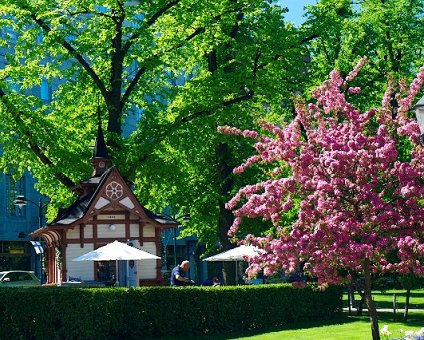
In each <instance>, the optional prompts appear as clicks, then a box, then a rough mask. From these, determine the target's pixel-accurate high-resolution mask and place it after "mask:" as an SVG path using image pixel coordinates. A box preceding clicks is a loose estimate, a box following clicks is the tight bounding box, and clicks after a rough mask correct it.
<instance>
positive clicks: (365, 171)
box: [219, 58, 424, 339]
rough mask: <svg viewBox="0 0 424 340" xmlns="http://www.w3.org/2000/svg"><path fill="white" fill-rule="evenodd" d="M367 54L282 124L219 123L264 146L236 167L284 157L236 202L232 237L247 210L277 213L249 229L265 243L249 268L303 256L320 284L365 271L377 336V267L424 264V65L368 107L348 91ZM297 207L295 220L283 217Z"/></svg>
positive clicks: (422, 267) (419, 270)
mask: <svg viewBox="0 0 424 340" xmlns="http://www.w3.org/2000/svg"><path fill="white" fill-rule="evenodd" d="M365 62H366V58H364V59H362V60H361V61H360V62H359V63H358V65H357V66H356V67H355V68H354V69H353V70H352V72H351V73H350V74H349V75H348V76H347V77H346V78H345V79H344V78H342V77H341V75H340V73H339V72H338V71H333V72H331V73H330V77H329V79H328V80H326V81H325V82H324V83H323V84H322V85H321V86H320V87H318V88H317V89H316V90H314V91H313V97H314V99H315V102H314V103H310V104H308V105H306V104H305V103H303V102H300V101H299V102H298V103H297V104H296V112H297V115H296V118H295V119H294V120H293V121H292V122H291V123H290V124H288V125H287V126H285V127H283V128H282V127H278V126H275V125H272V124H268V123H263V124H262V127H263V128H264V129H265V130H266V131H267V133H265V134H264V135H260V134H259V133H257V132H255V131H240V130H238V129H236V128H232V127H220V128H219V130H220V132H222V133H227V134H234V135H241V136H244V137H249V138H253V139H254V140H256V143H255V144H254V147H255V149H256V151H257V154H255V155H254V156H252V157H250V158H249V159H248V160H247V161H246V162H245V163H244V164H242V165H241V166H239V167H238V168H236V169H235V170H234V171H235V173H242V172H243V171H244V170H245V169H246V168H247V167H249V166H251V165H253V164H259V166H261V165H266V166H267V167H269V165H270V164H275V168H274V170H273V171H271V172H270V174H269V179H268V180H267V181H264V182H260V183H256V184H253V185H248V186H246V187H243V188H242V189H240V190H239V192H238V193H237V194H236V195H235V196H234V197H233V199H232V200H231V201H230V202H228V203H227V208H228V209H232V210H233V212H234V215H235V221H234V224H233V225H232V227H231V230H230V232H229V235H230V236H231V237H235V236H237V232H238V230H239V227H240V226H241V224H242V221H243V220H244V219H247V218H262V219H265V220H269V221H270V222H271V223H272V224H273V225H274V226H275V227H276V228H275V229H276V230H277V231H276V233H274V234H273V235H267V236H261V237H259V236H256V237H255V236H253V235H248V236H247V237H246V239H245V240H244V242H247V243H250V244H254V245H257V246H259V247H260V248H262V249H264V252H263V253H261V254H260V255H259V257H257V258H255V259H251V260H252V262H253V263H252V265H251V266H250V268H249V269H248V273H249V274H250V275H253V274H254V273H255V272H257V271H258V270H260V269H263V270H264V273H265V275H271V274H272V273H274V272H275V271H277V270H284V271H286V272H291V271H294V270H295V269H296V268H297V267H298V266H299V264H300V263H302V264H304V270H305V271H306V273H308V274H309V275H311V276H313V277H315V278H316V279H317V281H318V284H319V285H320V286H321V287H325V286H326V285H328V284H340V283H346V282H348V281H349V280H351V279H352V277H353V275H361V276H362V277H363V278H364V295H365V301H366V304H367V307H368V310H369V312H370V319H371V329H372V336H373V339H379V338H380V336H379V329H378V319H377V313H376V308H375V306H374V303H373V301H372V296H371V280H372V274H373V273H385V272H389V271H391V272H398V273H401V274H408V273H412V272H413V273H415V274H418V275H420V274H423V273H424V262H423V261H422V259H423V258H424V207H423V198H424V185H423V183H424V182H423V178H424V177H423V175H424V148H423V146H421V145H419V144H418V143H417V138H418V135H419V134H420V131H419V127H418V125H417V123H416V122H415V120H414V118H411V113H410V111H409V109H410V108H411V105H412V102H413V100H414V97H415V96H416V95H417V93H418V92H419V90H420V88H421V86H422V83H423V81H424V67H423V68H422V69H421V70H420V72H419V74H418V75H417V77H416V79H415V80H414V81H413V82H412V84H411V86H410V87H409V88H407V87H406V86H405V85H403V84H398V85H397V86H396V87H395V86H393V85H389V86H388V88H387V91H386V93H385V95H384V98H383V100H382V105H381V107H379V108H372V109H370V110H368V111H366V112H360V111H359V110H358V109H357V108H355V107H354V106H353V105H352V104H351V103H350V102H349V101H348V98H349V97H350V96H353V95H359V94H360V92H361V89H360V88H358V87H349V85H348V84H349V82H351V81H352V80H353V79H354V78H355V77H356V76H357V74H358V72H359V71H360V69H361V68H362V66H363V64H364V63H365ZM395 88H396V89H397V90H396V91H395ZM396 92H397V93H396ZM394 103H396V104H394ZM287 173H288V174H289V175H288V176H287V175H285V176H283V175H282V174H287ZM293 209H296V210H297V219H296V221H295V222H294V223H293V224H292V225H291V226H287V225H284V223H283V221H284V220H285V216H286V214H288V213H290V212H291V213H293ZM393 254H396V255H397V256H395V258H396V261H393V260H391V259H393Z"/></svg>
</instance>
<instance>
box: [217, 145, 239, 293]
mask: <svg viewBox="0 0 424 340" xmlns="http://www.w3.org/2000/svg"><path fill="white" fill-rule="evenodd" d="M215 155H216V160H217V179H218V183H219V194H220V195H219V196H220V198H219V202H218V207H219V217H218V237H219V241H220V242H221V245H222V250H228V249H231V248H234V245H233V244H232V243H231V242H230V240H229V239H228V230H229V229H230V226H231V225H232V224H233V222H234V216H233V213H232V212H231V211H230V210H228V209H226V208H225V203H226V201H227V200H228V197H229V193H230V191H231V188H232V186H233V180H232V178H231V174H232V172H233V168H232V167H231V166H230V165H229V164H228V160H229V158H230V157H231V155H230V150H229V147H228V144H226V143H218V145H217V146H216V149H215ZM223 276H224V282H225V284H226V285H234V284H236V280H235V266H234V263H233V262H224V266H223Z"/></svg>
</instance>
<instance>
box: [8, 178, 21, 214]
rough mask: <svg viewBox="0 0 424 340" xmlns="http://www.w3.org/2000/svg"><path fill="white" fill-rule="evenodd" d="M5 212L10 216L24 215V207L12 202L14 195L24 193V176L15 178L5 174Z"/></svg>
mask: <svg viewBox="0 0 424 340" xmlns="http://www.w3.org/2000/svg"><path fill="white" fill-rule="evenodd" d="M6 195H7V196H6V197H7V213H8V214H9V215H10V216H24V215H25V207H22V208H19V207H18V206H16V205H15V204H14V201H15V198H16V196H19V195H25V177H21V178H20V179H18V180H16V179H14V178H13V176H12V175H7V192H6Z"/></svg>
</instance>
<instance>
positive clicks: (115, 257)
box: [72, 241, 160, 285]
mask: <svg viewBox="0 0 424 340" xmlns="http://www.w3.org/2000/svg"><path fill="white" fill-rule="evenodd" d="M121 260H160V257H159V256H156V255H153V254H150V253H148V252H147V251H144V250H141V249H138V248H135V247H131V246H129V245H127V244H125V243H122V242H119V241H114V242H112V243H108V244H106V245H105V246H103V247H100V248H97V249H95V250H92V251H90V252H88V253H87V254H84V255H81V256H79V257H76V258H74V259H72V261H121ZM116 270H117V271H118V263H117V264H116ZM118 277H119V276H118V273H116V279H117V280H118ZM117 283H118V285H119V282H118V281H117Z"/></svg>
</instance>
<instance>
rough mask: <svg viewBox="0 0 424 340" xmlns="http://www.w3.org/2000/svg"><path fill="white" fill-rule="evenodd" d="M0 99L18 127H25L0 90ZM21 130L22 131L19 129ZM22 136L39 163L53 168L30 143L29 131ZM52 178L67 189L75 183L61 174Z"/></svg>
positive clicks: (35, 146) (43, 155)
mask: <svg viewBox="0 0 424 340" xmlns="http://www.w3.org/2000/svg"><path fill="white" fill-rule="evenodd" d="M0 99H1V101H2V102H3V104H4V105H5V106H6V108H7V110H9V112H11V113H12V116H13V117H14V119H15V120H16V122H17V125H18V126H25V123H24V121H23V120H22V118H21V117H20V115H21V114H22V112H19V111H16V109H15V108H14V107H13V105H12V104H11V103H10V102H9V101H8V100H7V98H6V93H5V92H4V91H3V90H1V89H0ZM21 130H22V129H21ZM21 134H22V136H25V137H26V138H27V140H28V144H29V147H30V148H31V150H32V151H33V152H34V154H35V155H36V157H37V158H38V159H39V160H40V162H41V163H42V164H44V165H46V166H48V167H53V166H54V164H53V162H52V161H51V160H50V159H49V158H48V157H47V156H46V155H45V154H44V152H43V151H42V150H41V149H40V147H39V146H38V144H36V143H34V142H32V135H31V130H30V129H25V130H24V131H21ZM53 175H54V177H55V178H56V179H57V180H58V181H59V182H61V183H62V184H63V185H65V186H66V187H68V188H70V189H71V188H72V187H74V186H75V183H74V182H73V181H72V180H71V179H70V178H69V177H68V176H66V175H64V174H63V173H59V172H55V173H54V174H53Z"/></svg>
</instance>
